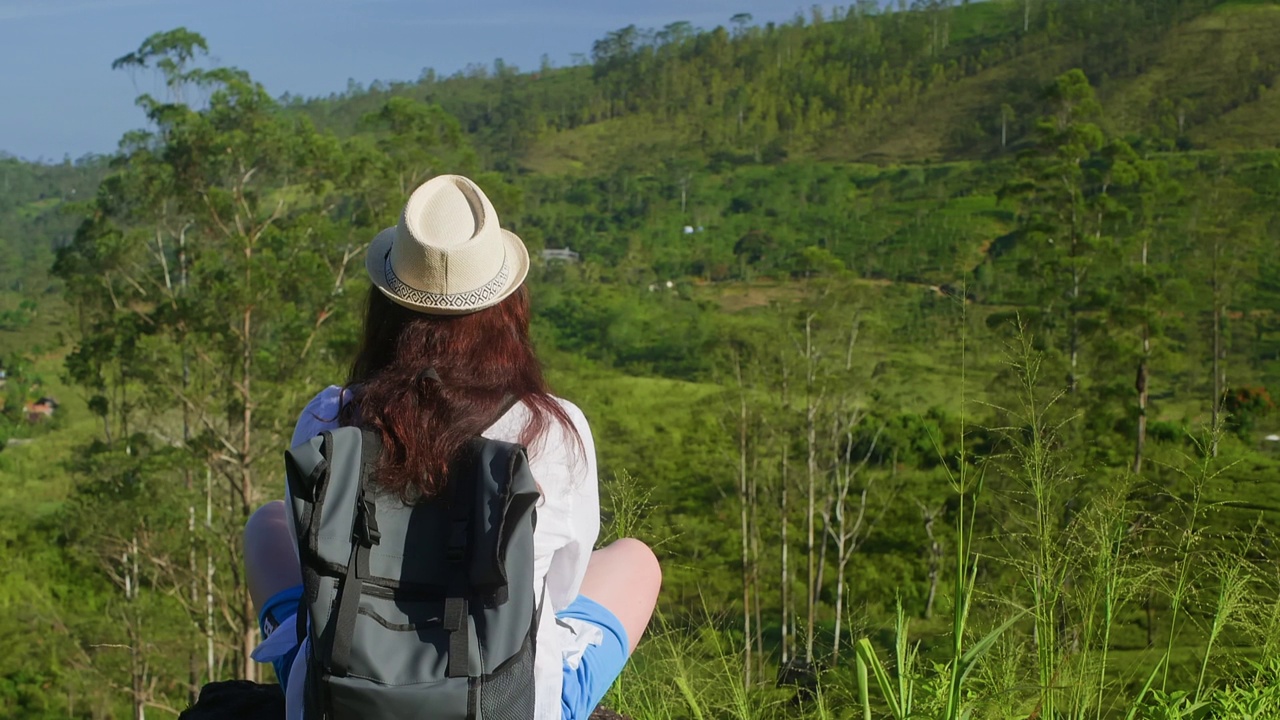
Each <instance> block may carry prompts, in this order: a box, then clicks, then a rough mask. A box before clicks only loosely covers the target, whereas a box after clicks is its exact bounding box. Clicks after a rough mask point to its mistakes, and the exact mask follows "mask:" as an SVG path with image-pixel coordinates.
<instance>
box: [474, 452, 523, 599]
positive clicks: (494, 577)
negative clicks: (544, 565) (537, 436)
mask: <svg viewBox="0 0 1280 720" xmlns="http://www.w3.org/2000/svg"><path fill="white" fill-rule="evenodd" d="M467 455H468V456H469V457H470V458H471V462H472V463H474V467H471V468H469V470H470V472H468V473H466V474H465V475H463V477H468V476H469V477H470V478H471V479H472V482H473V485H472V487H471V492H472V493H473V498H474V500H473V502H474V503H475V510H474V511H473V513H472V524H471V541H470V548H469V550H470V557H469V558H468V565H469V569H468V576H469V578H470V581H471V587H472V589H473V590H474V591H475V592H476V593H478V594H480V595H487V596H491V597H493V603H492V604H501V603H502V602H504V601H505V599H506V596H507V592H506V590H507V584H508V579H509V575H508V572H507V554H508V548H509V546H510V543H511V540H512V533H513V530H514V529H515V528H516V527H518V526H519V525H520V523H521V521H522V520H523V519H524V518H525V516H527V515H528V514H529V513H531V512H533V508H534V505H535V504H537V501H538V497H539V494H538V486H537V483H535V482H534V480H533V475H532V474H531V473H530V472H529V460H528V457H527V456H526V454H525V449H524V447H522V446H520V445H517V444H514V443H505V442H500V441H497V440H488V439H485V438H477V439H475V440H472V441H471V443H470V445H469V446H468V448H467ZM529 557H530V562H532V560H531V559H532V557H533V556H532V554H530V555H529ZM517 567H523V566H522V565H518V566H517Z"/></svg>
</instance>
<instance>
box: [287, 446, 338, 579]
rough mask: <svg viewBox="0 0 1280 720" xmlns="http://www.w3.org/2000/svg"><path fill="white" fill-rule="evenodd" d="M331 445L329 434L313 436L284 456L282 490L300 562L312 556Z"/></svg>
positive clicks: (327, 474) (321, 507)
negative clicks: (291, 516) (284, 490)
mask: <svg viewBox="0 0 1280 720" xmlns="http://www.w3.org/2000/svg"><path fill="white" fill-rule="evenodd" d="M332 452H333V442H332V438H331V436H330V434H329V433H324V434H321V435H316V436H315V437H313V438H310V439H308V440H307V441H306V442H303V443H300V444H299V445H298V446H296V447H294V448H292V449H290V450H289V451H288V452H286V453H285V454H284V468H285V487H286V490H287V492H288V494H289V497H288V505H289V510H290V512H292V513H293V524H294V529H295V531H296V532H297V536H298V550H299V552H300V553H301V554H302V556H303V557H304V558H306V557H307V555H308V554H314V552H315V532H316V530H317V529H318V528H317V526H316V525H315V520H316V516H317V514H318V513H320V512H321V511H322V509H323V506H324V494H325V490H326V489H327V485H328V480H329V456H330V455H331V454H332Z"/></svg>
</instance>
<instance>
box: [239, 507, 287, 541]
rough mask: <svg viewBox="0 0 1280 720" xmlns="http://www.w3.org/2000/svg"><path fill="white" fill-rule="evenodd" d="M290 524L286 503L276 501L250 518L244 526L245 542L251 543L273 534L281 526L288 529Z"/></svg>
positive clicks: (259, 509) (261, 508) (256, 511)
mask: <svg viewBox="0 0 1280 720" xmlns="http://www.w3.org/2000/svg"><path fill="white" fill-rule="evenodd" d="M288 522H289V519H288V518H287V517H286V516H285V507H284V501H283V500H274V501H272V502H269V503H267V504H266V505H263V506H262V507H260V508H258V509H257V510H255V511H254V513H253V514H252V515H250V516H249V521H248V522H246V523H245V524H244V539H245V542H246V543H249V542H251V541H252V540H253V539H255V538H258V537H261V536H262V535H264V534H272V533H274V532H275V531H276V528H278V527H280V526H281V525H284V526H285V527H288Z"/></svg>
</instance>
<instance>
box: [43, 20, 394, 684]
mask: <svg viewBox="0 0 1280 720" xmlns="http://www.w3.org/2000/svg"><path fill="white" fill-rule="evenodd" d="M203 48H204V45H203V39H202V38H199V36H196V35H193V34H188V33H185V31H181V30H180V31H174V33H169V34H165V33H161V34H158V35H156V36H153V37H152V38H149V39H148V41H147V42H146V43H144V44H143V48H142V49H141V50H140V51H139V52H138V53H134V54H132V55H130V56H125V57H124V58H122V59H121V60H120V61H118V63H117V64H118V65H120V66H125V67H132V66H146V65H147V63H151V62H154V63H155V64H156V65H157V66H158V67H160V68H161V69H162V72H163V73H164V74H165V77H166V82H167V84H169V86H170V87H182V86H187V85H190V86H194V87H199V88H200V89H201V90H202V91H204V92H206V93H207V94H208V100H207V104H206V106H204V107H202V108H195V107H192V106H190V105H187V104H185V103H183V102H181V101H180V100H175V101H172V102H162V101H159V100H156V99H155V98H152V97H150V96H147V95H144V96H142V97H141V98H140V99H139V104H140V106H142V108H143V109H144V111H145V112H146V114H147V117H148V119H149V120H150V121H151V123H152V126H153V129H152V130H150V131H146V132H137V133H132V134H130V135H129V136H127V137H126V139H125V142H124V143H123V144H122V147H123V152H122V155H121V157H120V159H119V160H118V161H117V163H116V172H115V174H114V175H113V176H112V177H111V178H109V179H108V180H107V181H106V182H104V183H103V185H102V188H101V189H100V191H99V193H98V196H97V197H96V198H95V200H94V201H93V204H92V206H91V215H90V217H89V218H88V219H87V220H86V221H85V222H84V224H83V225H82V227H81V230H80V232H79V233H78V234H77V237H76V240H75V242H74V243H73V244H72V245H71V246H70V247H69V248H67V249H65V251H64V252H62V253H61V254H60V257H59V261H58V265H57V271H58V273H59V275H60V276H61V277H62V278H63V279H65V280H66V281H67V288H68V299H69V300H70V302H71V303H72V305H73V306H74V307H76V308H77V310H78V312H79V313H80V317H81V333H80V337H79V338H78V343H77V349H76V350H75V351H74V352H73V353H72V355H71V357H70V358H69V360H68V367H69V369H70V370H71V374H72V376H73V377H74V378H75V379H76V380H77V382H79V383H81V384H82V385H84V386H86V387H87V388H89V389H91V390H93V391H95V392H98V397H99V398H101V401H100V402H98V407H100V409H101V414H102V415H103V418H104V423H105V425H104V427H106V428H107V429H108V430H109V431H110V430H111V429H112V428H111V424H110V423H109V422H108V420H109V419H110V418H111V417H113V416H114V417H115V418H117V422H116V428H115V429H114V430H115V433H114V435H115V437H116V438H120V439H123V440H125V441H128V440H127V438H129V437H131V433H134V432H136V430H137V429H141V430H144V431H146V432H149V433H153V434H156V435H159V436H160V437H163V438H166V440H167V441H168V442H169V443H171V444H173V445H174V446H176V447H178V448H181V449H182V450H183V451H184V452H186V453H188V455H189V457H190V458H191V460H192V461H193V462H195V463H198V464H200V465H202V466H204V467H205V468H207V470H208V472H210V473H212V475H213V476H214V477H218V478H220V480H221V482H222V483H223V487H224V488H225V490H226V491H227V492H225V493H221V492H220V493H218V494H217V496H218V497H222V498H234V500H233V501H232V502H230V503H228V504H227V505H226V506H224V507H221V508H219V513H218V517H217V518H216V519H215V520H214V522H212V523H211V525H212V526H213V529H214V531H215V532H219V533H223V539H222V541H221V542H220V546H221V547H223V548H226V550H227V555H226V556H225V557H224V561H225V566H224V567H225V568H227V572H226V574H225V576H224V577H226V578H228V579H229V581H230V585H229V586H228V587H221V588H218V595H219V596H220V598H225V599H226V600H228V601H229V602H227V603H225V604H224V605H223V607H224V608H225V609H226V618H227V620H228V621H229V623H230V625H231V626H233V628H234V633H235V636H236V637H237V640H236V642H235V644H234V647H235V650H234V651H233V652H234V656H235V657H236V658H237V665H238V674H240V675H241V676H242V677H246V678H253V677H256V665H255V664H254V663H253V661H252V660H251V658H250V657H249V653H250V651H251V650H252V649H253V646H254V645H255V644H256V639H257V619H256V616H255V613H254V611H253V606H252V603H251V600H250V598H249V595H248V592H247V589H246V588H245V586H244V580H243V574H242V572H240V565H241V562H240V560H241V555H240V548H239V538H240V529H241V528H242V527H243V524H244V522H245V521H246V520H247V519H248V517H249V514H250V513H251V512H252V511H253V509H254V508H255V507H256V505H257V503H258V502H259V501H260V498H261V495H260V490H259V489H258V487H257V475H258V468H259V467H262V459H261V457H260V456H261V455H262V454H263V453H267V455H266V457H271V456H273V455H274V451H269V450H267V448H270V447H278V446H279V439H280V435H281V428H283V427H285V426H286V423H287V422H288V421H289V420H290V419H291V418H290V415H291V413H292V412H293V411H294V410H293V408H292V407H291V406H292V405H294V404H295V403H296V400H293V398H294V397H295V396H296V394H297V390H296V389H295V388H297V387H298V385H297V381H298V379H299V378H298V377H295V376H301V378H305V377H307V375H308V374H309V371H310V368H311V367H314V366H315V365H314V363H316V361H317V360H316V357H315V354H316V353H315V352H314V350H315V348H316V342H315V340H316V337H317V335H318V334H319V333H321V331H322V329H323V328H324V327H325V325H326V322H325V321H326V320H327V319H328V318H330V317H331V316H332V314H333V311H334V310H335V309H336V307H337V305H338V303H340V302H341V301H342V298H343V294H342V290H343V286H344V284H345V280H346V278H347V270H348V268H349V266H350V265H351V263H352V262H353V261H354V260H355V258H356V257H358V256H359V252H360V249H361V248H362V246H363V244H364V243H365V242H366V241H367V238H368V237H371V236H372V233H373V231H372V229H371V228H368V227H360V226H349V225H347V224H345V223H344V222H335V221H336V220H338V219H339V217H340V215H341V213H342V212H343V210H344V209H345V208H349V207H350V206H351V204H352V203H356V204H359V202H360V199H359V198H344V197H340V196H339V194H338V192H337V190H336V188H341V187H344V186H345V185H347V184H348V183H346V182H345V181H344V174H345V173H346V172H348V170H349V167H348V166H347V165H346V164H345V163H344V159H343V154H342V148H341V145H340V143H339V142H338V141H337V140H336V139H335V138H333V137H331V136H328V135H325V134H322V133H319V132H317V131H316V130H315V129H314V128H313V127H312V126H311V125H310V123H309V122H307V121H305V120H299V119H297V118H295V117H291V116H288V115H285V114H284V113H282V112H280V111H279V110H278V108H277V107H276V105H275V103H274V101H272V100H271V98H270V96H269V95H268V94H267V93H266V91H265V89H263V88H262V86H261V85H258V84H257V83H255V82H253V81H252V80H251V79H250V78H249V77H248V75H247V74H245V73H243V72H241V71H238V70H234V69H228V68H213V69H208V70H205V69H199V68H196V69H189V61H190V60H191V59H192V58H193V57H195V55H196V50H197V49H203ZM156 53H161V55H159V56H158V55H156ZM351 184H352V185H358V184H359V183H358V182H354V183H351ZM137 353H146V356H145V358H141V357H136V356H135V355H136V354H137ZM108 390H109V391H110V392H104V391H108ZM143 398H145V400H146V402H148V403H151V405H150V406H149V408H148V410H149V411H148V412H147V413H146V414H145V415H140V414H137V413H135V409H136V408H139V407H142V405H140V404H139V403H140V402H141V399H143ZM176 416H180V417H181V418H182V420H183V422H182V429H181V431H180V432H175V431H174V429H173V428H171V427H169V422H170V421H169V420H168V418H172V417H176ZM134 423H138V424H141V425H142V426H143V427H141V428H136V429H135V426H134ZM110 437H111V436H110V434H109V435H108V438H110ZM189 484H190V483H189V482H188V485H189ZM191 516H192V517H191V519H190V520H189V523H188V527H187V531H188V532H190V531H192V530H194V527H193V525H194V518H193V512H192V513H191ZM190 609H191V610H192V611H193V612H194V611H195V610H196V608H194V607H193V608H190ZM202 614H204V615H205V619H206V622H207V618H208V613H207V611H206V612H205V613H202Z"/></svg>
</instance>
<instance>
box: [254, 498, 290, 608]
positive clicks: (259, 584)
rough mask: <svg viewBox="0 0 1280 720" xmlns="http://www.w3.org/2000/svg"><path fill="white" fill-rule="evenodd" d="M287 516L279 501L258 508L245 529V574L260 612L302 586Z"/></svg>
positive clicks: (282, 504)
mask: <svg viewBox="0 0 1280 720" xmlns="http://www.w3.org/2000/svg"><path fill="white" fill-rule="evenodd" d="M286 512H287V510H285V507H284V503H283V502H281V501H280V500H276V501H275V502H270V503H267V504H266V505H263V506H262V507H260V508H258V511H257V512H255V513H254V514H253V516H252V517H250V518H249V522H248V523H246V524H245V526H244V565H245V572H246V574H247V575H248V578H249V595H250V596H251V597H252V598H253V606H254V607H255V608H256V609H257V610H258V612H262V606H263V605H264V604H265V603H266V602H267V601H268V600H270V599H271V596H272V595H275V594H276V593H278V592H280V591H282V590H288V589H289V588H291V587H293V586H295V585H301V584H302V570H301V569H299V566H298V553H297V550H295V549H294V547H293V538H292V534H291V531H290V529H289V519H288V517H286V516H285V513H286Z"/></svg>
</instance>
